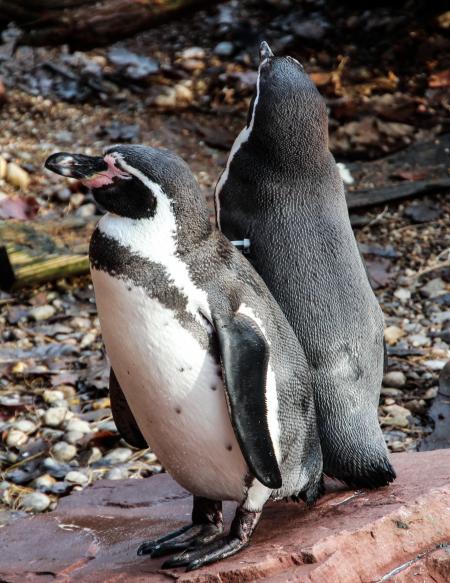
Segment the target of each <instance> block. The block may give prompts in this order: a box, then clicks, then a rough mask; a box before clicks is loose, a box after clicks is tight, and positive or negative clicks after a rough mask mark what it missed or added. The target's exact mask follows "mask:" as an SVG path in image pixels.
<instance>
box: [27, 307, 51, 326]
mask: <svg viewBox="0 0 450 583" xmlns="http://www.w3.org/2000/svg"><path fill="white" fill-rule="evenodd" d="M55 313H56V310H55V308H54V307H53V306H50V305H48V304H47V305H46V306H36V307H35V308H32V309H31V310H30V311H29V315H30V316H31V318H33V320H36V322H40V321H41V320H48V319H49V318H51V317H52V316H54V315H55Z"/></svg>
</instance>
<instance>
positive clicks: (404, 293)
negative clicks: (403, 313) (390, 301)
mask: <svg viewBox="0 0 450 583" xmlns="http://www.w3.org/2000/svg"><path fill="white" fill-rule="evenodd" d="M394 296H395V297H396V298H398V299H399V300H400V301H406V300H409V299H410V298H411V292H410V290H409V289H406V288H404V287H399V288H398V289H396V290H395V292H394Z"/></svg>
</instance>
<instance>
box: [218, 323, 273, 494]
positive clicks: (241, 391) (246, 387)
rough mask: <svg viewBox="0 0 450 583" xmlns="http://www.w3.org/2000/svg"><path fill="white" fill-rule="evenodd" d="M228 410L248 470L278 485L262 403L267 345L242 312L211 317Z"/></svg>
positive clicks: (270, 439)
mask: <svg viewBox="0 0 450 583" xmlns="http://www.w3.org/2000/svg"><path fill="white" fill-rule="evenodd" d="M214 325H215V329H216V331H217V335H218V340H219V349H220V360H221V364H222V371H223V376H224V385H225V391H226V395H227V403H228V410H229V413H230V418H231V423H232V425H233V429H234V433H235V435H236V438H237V440H238V442H239V445H240V447H241V451H242V455H243V456H244V459H245V461H246V462H247V464H248V466H249V468H250V471H251V472H252V473H253V474H254V475H255V476H256V478H257V479H258V480H259V481H260V482H261V483H262V484H264V486H267V487H268V488H271V489H277V488H280V487H281V484H282V480H281V473H280V468H279V467H278V462H277V458H276V455H275V450H274V446H273V443H272V438H271V436H270V431H269V425H268V420H267V407H266V378H267V369H268V364H269V345H268V343H267V340H266V339H265V337H264V334H263V333H262V331H261V330H260V328H259V327H258V325H257V324H256V322H254V321H253V320H252V319H251V318H249V317H248V316H245V315H243V314H235V315H233V316H227V317H222V316H220V317H217V318H214Z"/></svg>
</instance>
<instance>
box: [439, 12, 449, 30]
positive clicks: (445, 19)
mask: <svg viewBox="0 0 450 583" xmlns="http://www.w3.org/2000/svg"><path fill="white" fill-rule="evenodd" d="M437 21H438V24H439V26H440V27H441V28H444V29H449V28H450V10H449V11H447V12H443V13H442V14H440V15H439V16H438V17H437Z"/></svg>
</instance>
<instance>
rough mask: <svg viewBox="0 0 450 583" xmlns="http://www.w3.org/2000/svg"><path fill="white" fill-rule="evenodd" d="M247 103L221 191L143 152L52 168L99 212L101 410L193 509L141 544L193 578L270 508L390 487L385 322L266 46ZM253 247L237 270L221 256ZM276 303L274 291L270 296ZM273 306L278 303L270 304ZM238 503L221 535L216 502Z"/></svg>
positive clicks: (312, 91)
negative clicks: (104, 365)
mask: <svg viewBox="0 0 450 583" xmlns="http://www.w3.org/2000/svg"><path fill="white" fill-rule="evenodd" d="M260 52H261V63H260V66H259V73H258V80H257V85H256V92H255V95H254V98H253V100H252V103H251V105H250V111H249V116H248V121H247V124H246V127H245V128H244V129H243V130H242V131H241V133H240V134H239V136H238V138H237V139H236V141H235V143H234V145H233V147H232V149H231V152H230V155H229V159H228V162H227V165H226V169H225V170H224V172H223V174H222V176H221V178H220V180H219V182H218V184H217V188H216V193H215V200H216V215H217V224H218V226H219V227H220V231H219V230H212V229H211V226H210V222H209V218H208V211H207V206H206V203H205V200H204V197H203V196H202V194H201V192H200V189H199V186H198V184H197V182H196V180H195V178H194V176H193V175H192V172H191V171H190V169H189V167H188V166H187V164H186V163H185V162H184V161H183V160H181V159H180V158H179V157H178V156H175V155H174V154H172V153H170V152H168V151H165V150H159V149H156V148H150V147H144V146H113V147H111V148H109V149H107V150H106V152H105V153H104V155H103V156H86V155H83V154H68V153H59V154H53V155H52V156H50V157H49V158H48V159H47V161H46V167H47V168H48V169H50V170H52V171H54V172H56V173H58V174H61V175H63V176H71V177H74V178H78V179H80V180H82V182H83V183H84V184H85V185H86V186H88V187H89V188H91V190H92V193H93V196H94V198H95V200H96V202H97V203H98V204H99V205H100V206H101V207H102V208H103V209H105V210H106V211H107V212H106V214H105V215H104V216H103V217H102V218H101V220H100V221H99V223H98V225H97V228H96V229H95V231H94V234H93V236H92V239H91V243H90V262H91V274H92V280H93V284H94V289H95V295H96V301H97V308H98V313H99V318H100V324H101V329H102V335H103V339H104V343H105V346H106V351H107V354H108V356H109V359H110V361H111V365H112V369H111V377H110V391H111V407H112V411H113V415H114V419H115V421H116V424H117V426H118V429H119V431H120V432H121V433H122V435H123V436H124V438H125V439H126V440H127V441H128V442H129V443H130V444H131V445H134V446H136V447H145V446H146V445H147V444H151V447H152V449H153V450H154V452H155V453H156V455H157V456H158V458H159V460H160V461H161V462H162V464H163V465H164V467H165V468H166V469H167V471H168V472H169V473H170V474H171V475H172V476H173V478H174V479H175V480H176V481H177V482H179V483H180V484H181V485H182V486H183V487H184V488H186V489H187V490H188V491H189V492H191V493H192V494H193V510H192V520H191V523H190V524H188V525H185V526H182V527H181V528H180V529H179V530H177V531H175V532H171V533H169V534H167V535H165V536H162V537H161V538H158V539H156V540H151V541H147V542H144V543H142V545H141V546H140V547H139V549H138V554H139V555H146V554H147V555H150V556H151V557H153V558H156V557H160V556H164V555H174V556H173V557H172V558H170V559H168V560H166V561H165V563H164V564H163V567H164V568H174V567H182V566H183V567H186V569H187V570H192V569H196V568H199V567H201V566H203V565H206V564H209V563H212V562H214V561H217V560H219V559H223V558H226V557H229V556H231V555H233V554H235V553H236V552H238V551H239V550H241V549H242V548H244V547H245V546H246V545H247V544H248V543H249V540H250V537H251V535H252V533H253V531H254V529H255V527H256V525H257V524H258V521H259V519H260V516H261V512H262V509H263V507H264V504H265V503H266V502H267V501H268V500H270V499H272V500H277V499H286V498H288V499H289V498H291V499H294V500H298V499H302V500H304V501H305V502H306V503H307V504H312V503H314V501H315V500H316V499H317V498H318V496H319V495H320V494H321V491H322V475H323V473H326V474H328V475H330V476H333V477H335V478H338V479H340V480H342V481H345V482H346V483H348V484H349V485H350V486H352V487H376V486H381V485H385V484H387V483H389V482H390V481H392V480H393V479H394V478H395V473H394V470H393V469H392V467H391V465H390V463H389V461H388V457H387V450H386V446H385V444H384V441H383V437H382V434H381V431H380V428H379V425H378V420H377V403H378V398H379V390H380V386H381V378H382V374H383V319H382V314H381V311H380V308H379V306H378V304H377V302H376V299H375V296H374V294H373V292H372V290H371V288H370V285H369V282H368V280H367V276H366V273H365V270H364V266H363V264H362V261H361V258H360V255H359V253H358V249H357V246H356V242H355V239H354V236H353V233H352V231H351V227H350V222H349V218H348V212H347V208H346V204H345V196H344V190H343V185H342V180H341V179H340V176H339V172H338V170H337V167H336V164H335V162H334V159H333V157H332V156H331V154H330V152H329V150H328V144H327V140H328V137H327V114H326V109H325V104H324V102H323V100H322V98H321V96H320V94H319V93H318V91H317V90H316V88H315V86H314V85H313V83H312V82H311V80H310V79H309V78H308V76H307V75H306V73H305V72H304V70H303V67H302V66H301V65H300V63H298V62H297V61H296V60H295V59H292V58H290V57H275V56H274V55H273V54H272V52H271V51H270V48H269V47H268V45H267V44H266V43H263V44H262V45H261V51H260ZM230 240H231V241H235V242H239V241H244V240H246V241H248V245H249V249H248V251H249V254H248V255H247V257H248V258H249V259H250V262H249V261H247V259H246V257H244V256H243V255H242V254H241V252H240V251H239V250H238V249H237V248H236V247H235V246H233V244H232V243H231V242H230ZM269 290H270V291H269ZM274 298H275V299H274ZM223 500H234V501H236V502H237V503H238V507H237V510H236V514H235V517H234V519H233V521H232V524H231V527H230V530H229V532H228V534H226V535H224V532H223V530H224V525H223V516H222V501H223Z"/></svg>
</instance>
